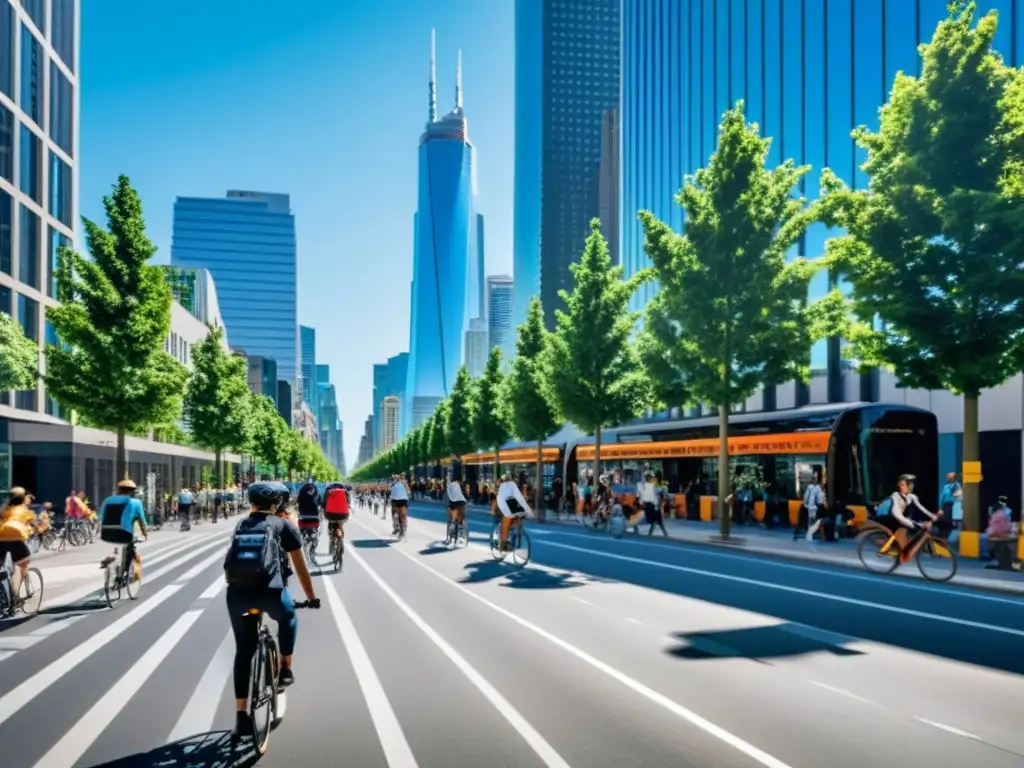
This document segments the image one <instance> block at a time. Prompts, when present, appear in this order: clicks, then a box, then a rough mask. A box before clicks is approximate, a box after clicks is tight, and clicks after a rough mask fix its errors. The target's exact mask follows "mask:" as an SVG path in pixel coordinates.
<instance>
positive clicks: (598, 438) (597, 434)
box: [594, 427, 601, 495]
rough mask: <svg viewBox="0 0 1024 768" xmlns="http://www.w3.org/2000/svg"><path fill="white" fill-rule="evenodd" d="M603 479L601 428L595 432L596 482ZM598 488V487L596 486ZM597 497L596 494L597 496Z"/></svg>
mask: <svg viewBox="0 0 1024 768" xmlns="http://www.w3.org/2000/svg"><path fill="white" fill-rule="evenodd" d="M600 478H601V428H600V427H598V428H597V429H596V430H594V482H595V483H597V482H599V480H600ZM594 487H595V488H596V486H594ZM595 495H596V494H595Z"/></svg>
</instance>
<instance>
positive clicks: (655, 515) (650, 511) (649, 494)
mask: <svg viewBox="0 0 1024 768" xmlns="http://www.w3.org/2000/svg"><path fill="white" fill-rule="evenodd" d="M636 500H637V503H639V504H640V506H641V507H642V508H643V510H644V516H645V517H646V518H647V523H648V525H650V526H651V527H650V528H648V529H647V535H648V536H653V535H654V526H658V527H659V528H661V534H662V535H663V536H668V531H666V530H665V520H664V515H662V513H661V488H659V487H658V484H657V483H655V482H654V472H652V471H651V470H649V469H648V470H647V471H645V472H644V481H643V482H642V483H640V484H639V485H637V487H636Z"/></svg>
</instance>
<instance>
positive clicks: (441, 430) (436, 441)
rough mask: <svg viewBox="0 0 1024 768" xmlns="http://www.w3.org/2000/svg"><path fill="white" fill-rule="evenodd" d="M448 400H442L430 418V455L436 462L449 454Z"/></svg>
mask: <svg viewBox="0 0 1024 768" xmlns="http://www.w3.org/2000/svg"><path fill="white" fill-rule="evenodd" d="M448 408H449V404H448V400H447V399H445V400H442V401H441V402H440V403H438V405H437V410H435V411H434V416H433V418H432V419H431V420H430V455H431V457H432V458H433V460H434V461H436V462H437V463H438V464H440V462H441V461H442V460H443V459H445V458H446V457H448V456H450V455H451V450H450V449H449V447H448Z"/></svg>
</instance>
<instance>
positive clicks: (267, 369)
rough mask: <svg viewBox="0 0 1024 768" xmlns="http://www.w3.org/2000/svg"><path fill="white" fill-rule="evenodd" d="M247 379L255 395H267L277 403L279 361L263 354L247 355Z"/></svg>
mask: <svg viewBox="0 0 1024 768" xmlns="http://www.w3.org/2000/svg"><path fill="white" fill-rule="evenodd" d="M246 366H247V369H248V373H247V376H246V380H247V381H248V384H249V389H250V390H251V391H252V393H253V394H254V395H265V396H267V397H269V398H270V399H271V400H273V401H274V404H275V405H276V404H277V361H276V360H275V359H274V358H272V357H264V356H262V355H246Z"/></svg>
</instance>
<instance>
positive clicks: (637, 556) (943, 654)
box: [0, 504, 1024, 768]
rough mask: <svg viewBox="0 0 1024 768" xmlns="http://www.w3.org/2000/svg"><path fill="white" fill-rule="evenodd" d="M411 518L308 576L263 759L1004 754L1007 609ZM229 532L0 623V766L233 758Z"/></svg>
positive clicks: (567, 537) (1010, 690)
mask: <svg viewBox="0 0 1024 768" xmlns="http://www.w3.org/2000/svg"><path fill="white" fill-rule="evenodd" d="M411 512H412V519H411V522H410V530H409V537H408V539H407V541H405V542H403V543H400V544H396V543H393V542H392V541H391V537H390V523H388V522H385V521H384V520H382V519H381V518H375V517H374V516H373V515H372V514H369V513H367V512H365V511H362V510H360V511H358V512H357V513H356V514H355V516H354V517H353V520H352V521H351V522H350V524H349V526H348V529H347V530H348V536H349V548H348V555H347V559H346V563H345V570H344V572H343V573H341V574H332V573H327V574H321V575H318V576H317V577H316V578H315V584H316V589H317V593H318V596H319V597H320V598H321V599H322V601H323V604H324V605H323V608H322V609H321V610H320V611H303V612H301V613H300V614H299V646H298V651H297V653H296V657H295V658H296V663H295V671H296V676H297V682H296V684H295V686H293V687H292V688H290V689H289V690H288V692H287V693H286V694H285V697H286V698H285V701H286V712H285V717H284V722H283V723H282V724H281V725H280V727H279V728H278V729H277V730H276V731H275V733H274V735H273V736H272V738H271V742H270V750H269V752H268V754H267V755H266V757H265V758H264V759H263V760H262V761H260V763H259V764H260V765H261V766H262V765H268V766H282V765H286V764H288V765H292V766H295V765H309V766H327V765H353V766H392V767H394V768H397V767H399V766H401V767H402V768H413V767H414V766H424V768H426V767H427V766H437V767H438V768H440V767H441V766H451V767H455V768H463V767H465V768H478V767H479V766H482V765H494V766H530V767H532V766H557V767H558V768H565V767H566V766H573V768H603V767H604V766H616V768H618V766H621V765H622V764H624V763H629V764H632V765H640V766H663V765H680V766H704V767H706V768H731V767H732V766H771V767H772V768H787V766H792V767H793V768H797V767H799V768H819V766H822V765H830V766H836V768H840V767H842V766H850V767H851V768H852V767H853V766H857V768H859V766H861V765H864V764H866V763H867V764H874V765H879V766H901V767H903V766H908V765H910V766H913V765H928V766H931V767H932V768H937V767H941V766H950V767H951V768H952V767H953V766H958V767H959V766H963V765H968V764H980V765H985V766H986V767H987V768H1002V767H1003V766H1006V767H1007V768H1009V767H1010V766H1020V765H1021V764H1022V761H1024V733H1022V732H1021V730H1020V728H1019V718H1020V713H1021V712H1022V711H1024V690H1022V686H1021V685H1020V677H1019V675H1020V674H1021V673H1022V672H1024V656H1022V654H1021V653H1020V649H1021V647H1022V642H1024V601H1021V600H1019V599H1017V598H1015V597H1009V596H996V595H991V594H983V593H978V592H975V591H970V590H964V589H959V588H956V587H952V586H946V587H943V586H939V587H936V586H933V585H930V584H925V583H919V582H915V581H911V580H892V579H879V578H877V577H874V576H871V575H869V574H858V573H855V572H853V571H850V570H848V569H842V568H830V567H828V566H825V565H819V564H809V563H808V564H796V563H793V562H783V561H779V560H774V559H770V558H757V557H752V556H749V555H742V554H737V553H733V552H728V551H720V550H717V549H714V548H710V547H687V546H671V545H662V544H659V543H652V542H649V541H644V542H635V541H630V540H629V539H623V540H620V541H614V540H611V539H610V538H609V537H607V536H596V535H590V534H587V533H585V532H582V531H578V530H572V529H569V528H562V527H555V526H544V527H536V526H531V527H530V532H531V534H532V544H533V558H534V559H533V562H532V563H531V564H530V565H529V566H527V567H526V568H525V569H515V568H513V567H511V566H509V565H503V564H495V563H494V562H493V561H492V560H491V558H490V555H489V553H488V551H487V545H486V537H487V533H488V532H489V528H490V523H489V521H487V520H485V519H479V518H478V519H473V520H471V530H472V534H473V536H472V542H471V545H470V547H468V548H466V549H459V550H454V551H448V550H446V549H444V548H442V547H440V546H438V540H439V539H441V538H443V522H442V520H443V512H442V510H440V509H438V508H437V507H435V506H431V505H425V504H414V505H413V507H412V509H411ZM228 528H229V526H224V528H223V530H222V531H218V532H217V533H216V534H213V533H211V534H208V535H207V536H205V537H203V538H202V539H198V538H197V539H195V540H194V541H193V542H189V543H190V544H192V546H186V547H185V548H184V549H183V550H178V551H177V552H176V554H174V555H172V556H168V557H167V558H166V559H165V560H164V561H163V562H162V563H159V564H157V565H156V566H155V567H153V568H151V569H149V570H148V571H147V581H146V583H145V584H144V585H143V588H142V590H143V591H142V597H141V599H140V600H139V601H138V602H137V603H132V604H126V605H122V606H121V607H119V608H117V609H115V610H106V609H103V610H96V609H85V608H84V607H80V608H79V609H78V610H74V611H68V612H64V613H60V614H49V615H42V616H39V617H37V618H34V619H32V620H30V621H28V622H23V623H21V624H18V625H16V626H9V627H4V628H0V641H6V642H7V643H8V645H11V646H15V645H19V643H20V644H22V645H23V646H24V647H22V648H20V649H18V650H16V652H15V653H13V654H12V655H10V656H9V657H8V658H6V659H4V660H3V661H0V745H2V750H3V751H2V754H3V758H2V763H3V765H4V768H88V767H92V768H99V767H100V766H103V767H110V766H116V767H117V768H126V767H128V766H156V765H195V766H199V765H241V764H246V762H245V758H244V755H242V754H231V753H230V745H229V742H228V741H227V739H226V738H225V734H226V731H227V730H228V729H230V727H231V725H232V723H233V715H232V710H233V702H232V700H231V691H230V684H229V679H230V674H231V672H230V669H231V657H232V654H233V646H232V643H231V640H230V629H229V625H228V617H227V615H226V612H225V610H224V603H223V591H222V587H223V579H222V573H221V562H222V559H223V550H224V544H225V543H226V541H227V538H226V537H227V533H228ZM176 546H180V543H176V544H174V545H173V546H170V545H169V546H168V549H167V550H166V551H168V552H169V551H172V550H173V548H174V547H176ZM156 556H157V554H156V552H155V548H154V559H155V557H156ZM295 589H297V590H298V589H299V588H298V587H297V586H296V587H295ZM300 592H301V591H300ZM299 597H300V598H301V594H299ZM68 616H72V617H74V619H73V620H70V619H68V618H67V617H68ZM24 637H41V638H42V639H41V640H37V641H32V642H29V641H21V640H17V639H16V638H24ZM250 764H251V763H250Z"/></svg>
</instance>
